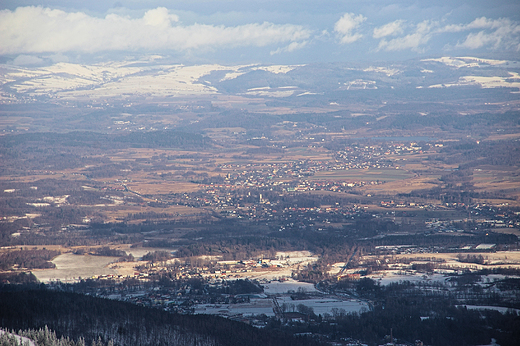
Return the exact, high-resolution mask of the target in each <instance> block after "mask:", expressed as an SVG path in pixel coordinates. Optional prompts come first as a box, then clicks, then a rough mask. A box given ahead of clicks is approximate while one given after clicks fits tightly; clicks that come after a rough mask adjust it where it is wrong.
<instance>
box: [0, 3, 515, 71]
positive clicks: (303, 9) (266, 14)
mask: <svg viewBox="0 0 520 346" xmlns="http://www.w3.org/2000/svg"><path fill="white" fill-rule="evenodd" d="M149 55H162V56H167V57H170V58H171V59H173V60H175V61H178V62H181V63H188V64H189V63H193V64H200V63H219V64H241V63H264V64H277V63H279V64H300V63H319V62H345V61H350V62H355V61H400V60H407V59H415V58H425V57H440V56H477V57H483V58H498V59H516V60H519V59H520V1H518V0H509V1H505V0H504V1H493V0H486V1H481V0H472V1H457V0H450V1H448V0H436V1H413V0H400V1H390V0H364V1H357V0H351V1H338V0H323V1H316V0H314V1H310V0H276V1H275V0H254V1H252V0H189V1H188V0H178V1H164V0H141V1H138V0H114V1H113V2H112V1H110V0H108V1H107V0H89V1H84V0H80V1H77V0H68V1H65V0H39V1H36V0H2V1H1V2H0V62H4V63H6V62H7V63H10V64H15V65H21V66H22V65H26V66H31V65H34V66H37V65H45V64H50V63H56V62H77V63H78V62H79V63H81V62H92V61H97V62H102V61H108V60H117V59H123V58H124V59H130V58H139V57H141V56H149Z"/></svg>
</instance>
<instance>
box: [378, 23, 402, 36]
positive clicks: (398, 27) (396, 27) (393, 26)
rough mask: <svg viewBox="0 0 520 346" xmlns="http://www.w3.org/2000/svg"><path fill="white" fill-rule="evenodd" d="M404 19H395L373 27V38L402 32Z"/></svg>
mask: <svg viewBox="0 0 520 346" xmlns="http://www.w3.org/2000/svg"><path fill="white" fill-rule="evenodd" d="M403 23H404V20H396V21H393V22H391V23H388V24H385V25H383V26H380V27H378V28H375V29H374V34H373V37H374V38H383V37H386V36H390V35H398V34H401V33H403Z"/></svg>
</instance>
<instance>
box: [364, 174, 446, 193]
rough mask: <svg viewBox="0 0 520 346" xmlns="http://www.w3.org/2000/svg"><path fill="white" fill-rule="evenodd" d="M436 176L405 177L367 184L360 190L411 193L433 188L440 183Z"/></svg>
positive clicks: (365, 191) (366, 191)
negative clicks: (379, 183) (376, 183)
mask: <svg viewBox="0 0 520 346" xmlns="http://www.w3.org/2000/svg"><path fill="white" fill-rule="evenodd" d="M438 184H439V183H438V180H437V179H436V177H433V176H429V177H416V178H411V179H403V180H396V181H391V182H387V183H384V184H381V185H365V186H363V187H362V188H360V190H362V191H364V193H370V194H374V195H377V194H384V195H388V194H399V193H410V192H412V191H414V190H425V189H431V188H433V187H435V186H436V185H438Z"/></svg>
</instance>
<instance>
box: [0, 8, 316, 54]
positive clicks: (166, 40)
mask: <svg viewBox="0 0 520 346" xmlns="http://www.w3.org/2000/svg"><path fill="white" fill-rule="evenodd" d="M310 34H311V32H310V31H309V30H307V29H305V28H303V27H302V26H300V25H292V24H273V23H268V22H264V23H261V24H259V23H251V24H245V25H238V26H224V25H204V24H193V25H186V26H183V25H181V24H179V17H178V16H176V15H175V14H171V13H169V11H168V9H166V8H162V7H159V8H156V9H153V10H149V11H147V12H146V13H145V14H144V16H143V17H142V18H130V17H127V16H122V15H118V14H114V13H111V14H108V15H106V16H105V17H104V18H96V17H92V16H89V15H87V14H85V13H82V12H65V11H61V10H55V9H49V8H43V7H19V8H17V9H16V10H15V11H10V10H3V11H0V54H28V53H45V52H48V53H60V52H61V53H63V52H87V53H93V52H100V51H114V50H115V51H118V50H119V51H122V50H131V51H132V50H133V51H137V50H174V51H190V50H194V49H218V48H228V47H248V46H249V47H251V46H254V47H263V46H268V45H278V44H284V45H287V44H289V46H290V45H291V44H292V43H295V44H296V45H297V44H301V43H302V41H305V40H306V39H308V38H309V37H310Z"/></svg>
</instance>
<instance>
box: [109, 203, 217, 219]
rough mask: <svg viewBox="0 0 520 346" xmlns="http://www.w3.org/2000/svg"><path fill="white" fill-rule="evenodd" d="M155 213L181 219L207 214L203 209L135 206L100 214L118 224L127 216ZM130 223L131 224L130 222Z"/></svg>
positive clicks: (174, 206)
mask: <svg viewBox="0 0 520 346" xmlns="http://www.w3.org/2000/svg"><path fill="white" fill-rule="evenodd" d="M151 212H155V213H158V214H173V215H174V216H178V217H182V216H189V215H194V214H200V213H207V212H208V211H206V210H205V209H200V208H191V207H186V206H183V205H173V206H167V207H166V208H153V207H149V206H146V207H136V206H125V207H124V209H123V208H114V209H113V210H106V209H105V210H103V211H102V213H103V214H104V216H105V217H106V218H107V222H118V221H119V220H121V219H123V218H125V217H127V216H128V215H129V214H137V213H151ZM138 221H141V222H142V221H143V220H136V222H138ZM130 223H132V222H130Z"/></svg>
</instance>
